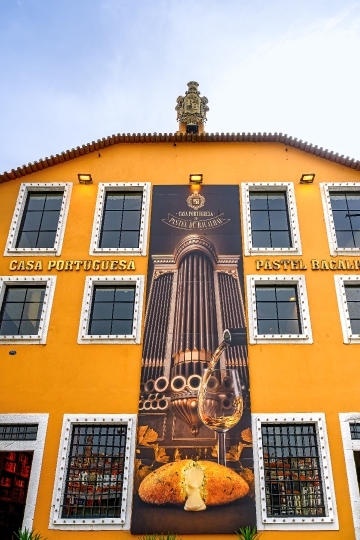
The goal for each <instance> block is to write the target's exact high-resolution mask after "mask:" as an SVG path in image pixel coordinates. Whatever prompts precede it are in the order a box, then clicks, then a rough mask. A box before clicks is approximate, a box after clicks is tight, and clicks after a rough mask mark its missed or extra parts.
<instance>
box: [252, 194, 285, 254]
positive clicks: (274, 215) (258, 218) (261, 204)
mask: <svg viewBox="0 0 360 540" xmlns="http://www.w3.org/2000/svg"><path fill="white" fill-rule="evenodd" d="M249 196H250V212H251V236H252V245H253V247H256V248H267V247H269V248H291V247H292V238H291V229H290V221H289V212H288V205H287V197H286V191H269V192H266V191H250V193H249Z"/></svg>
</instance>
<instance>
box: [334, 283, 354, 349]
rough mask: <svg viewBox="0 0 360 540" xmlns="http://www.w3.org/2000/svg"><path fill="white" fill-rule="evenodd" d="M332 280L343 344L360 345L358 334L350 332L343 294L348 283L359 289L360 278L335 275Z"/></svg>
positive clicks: (344, 295)
mask: <svg viewBox="0 0 360 540" xmlns="http://www.w3.org/2000/svg"><path fill="white" fill-rule="evenodd" d="M334 279H335V290H336V298H337V302H338V307H339V315H340V322H341V329H342V333H343V338H344V343H346V344H349V343H360V334H353V333H352V330H351V324H350V317H349V309H348V304H347V299H346V292H345V285H346V284H348V283H350V284H351V285H358V286H359V287H360V277H359V276H347V275H337V276H334Z"/></svg>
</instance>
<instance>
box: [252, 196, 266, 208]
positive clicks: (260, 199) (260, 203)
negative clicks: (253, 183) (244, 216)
mask: <svg viewBox="0 0 360 540" xmlns="http://www.w3.org/2000/svg"><path fill="white" fill-rule="evenodd" d="M249 195H250V209H251V210H267V194H266V193H258V192H250V193H249Z"/></svg>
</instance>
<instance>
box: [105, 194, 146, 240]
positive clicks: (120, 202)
mask: <svg viewBox="0 0 360 540" xmlns="http://www.w3.org/2000/svg"><path fill="white" fill-rule="evenodd" d="M142 195H143V194H142V192H141V191H107V192H106V197H105V208H104V213H103V221H102V227H101V236H100V246H99V247H100V248H122V249H123V248H137V247H138V246H139V235H140V227H141V209H142Z"/></svg>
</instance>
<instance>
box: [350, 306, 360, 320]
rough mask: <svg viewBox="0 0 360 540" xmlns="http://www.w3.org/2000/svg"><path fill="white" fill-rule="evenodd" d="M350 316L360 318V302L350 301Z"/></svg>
mask: <svg viewBox="0 0 360 540" xmlns="http://www.w3.org/2000/svg"><path fill="white" fill-rule="evenodd" d="M347 304H348V310H349V317H350V318H351V319H360V302H348V303H347Z"/></svg>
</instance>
